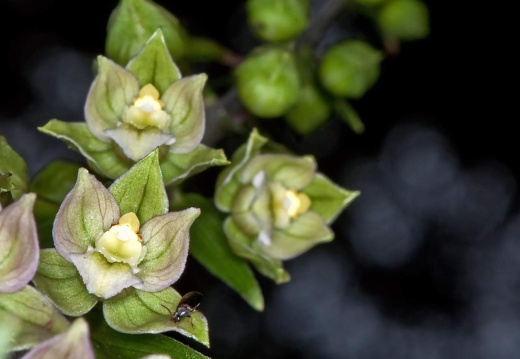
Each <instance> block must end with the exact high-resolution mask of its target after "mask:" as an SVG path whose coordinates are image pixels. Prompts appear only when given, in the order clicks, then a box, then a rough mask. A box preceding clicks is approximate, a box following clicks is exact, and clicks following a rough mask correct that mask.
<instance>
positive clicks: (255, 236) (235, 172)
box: [215, 131, 359, 283]
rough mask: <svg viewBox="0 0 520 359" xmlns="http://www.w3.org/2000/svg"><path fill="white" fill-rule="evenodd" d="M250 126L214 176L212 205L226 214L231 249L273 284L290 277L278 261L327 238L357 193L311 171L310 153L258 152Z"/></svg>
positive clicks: (261, 146) (261, 139)
mask: <svg viewBox="0 0 520 359" xmlns="http://www.w3.org/2000/svg"><path fill="white" fill-rule="evenodd" d="M266 143H267V139H266V138H264V137H262V136H260V135H259V134H258V133H257V132H256V131H253V132H252V134H251V136H250V137H249V140H248V142H247V143H246V144H245V145H243V146H242V147H240V148H239V149H238V150H237V151H236V152H235V154H234V155H233V158H232V163H231V165H230V166H229V167H227V168H226V169H225V170H224V171H223V172H222V173H221V174H220V175H219V178H218V180H217V185H216V190H215V204H216V206H217V207H218V208H219V209H220V210H221V211H223V212H226V213H229V216H228V217H227V218H226V220H225V221H224V232H225V233H226V236H227V237H228V239H229V243H230V246H231V248H232V249H233V251H234V252H235V253H236V254H237V255H238V256H240V257H243V258H246V259H248V260H249V261H250V262H251V263H252V264H253V265H255V267H256V268H257V269H258V271H259V272H261V273H262V274H264V275H266V276H268V277H270V278H272V279H273V280H275V281H276V282H277V283H283V282H286V281H288V280H289V274H288V273H287V272H286V271H285V270H284V269H283V265H282V262H281V261H282V260H286V259H290V258H293V257H296V256H298V255H300V254H302V253H303V252H305V251H307V250H308V249H310V248H311V247H313V246H314V245H316V244H318V243H320V242H327V241H331V240H332V239H333V237H334V233H333V232H332V230H331V229H330V227H329V224H330V223H331V222H332V221H333V220H334V219H335V218H336V217H337V216H338V215H339V213H340V212H341V211H342V210H343V209H344V208H345V207H346V206H347V205H348V204H349V203H350V202H352V200H354V198H356V197H357V196H358V194H359V192H357V191H348V190H346V189H343V188H341V187H339V186H337V185H336V184H334V183H333V182H331V181H330V180H329V179H328V178H327V177H325V176H324V175H322V174H321V173H319V172H317V171H316V162H315V160H314V158H313V157H312V156H293V155H289V154H280V153H266V152H264V151H263V149H264V147H265V144H266Z"/></svg>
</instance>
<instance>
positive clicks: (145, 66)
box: [126, 29, 181, 93]
mask: <svg viewBox="0 0 520 359" xmlns="http://www.w3.org/2000/svg"><path fill="white" fill-rule="evenodd" d="M126 68H127V70H128V71H130V72H131V73H132V74H133V75H134V76H135V77H136V78H137V80H138V81H139V87H143V86H145V85H147V84H152V85H154V86H155V88H156V89H157V90H159V93H163V92H164V90H166V88H167V87H168V86H170V85H171V84H172V83H173V82H174V81H177V80H178V79H180V78H181V73H180V71H179V69H178V68H177V65H176V64H175V62H173V59H172V57H171V55H170V53H169V52H168V48H167V47H166V43H165V41H164V36H163V33H162V30H161V29H157V31H155V32H154V33H153V35H152V37H150V39H149V40H148V41H147V42H146V44H145V46H144V47H143V49H142V50H141V51H140V52H139V53H138V54H137V55H136V56H135V57H134V58H133V59H132V60H131V61H130V62H129V63H128V65H127V66H126Z"/></svg>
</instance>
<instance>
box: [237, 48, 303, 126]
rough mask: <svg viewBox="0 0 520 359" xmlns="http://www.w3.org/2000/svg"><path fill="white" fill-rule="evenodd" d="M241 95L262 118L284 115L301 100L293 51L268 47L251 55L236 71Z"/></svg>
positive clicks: (249, 107) (252, 110)
mask: <svg viewBox="0 0 520 359" xmlns="http://www.w3.org/2000/svg"><path fill="white" fill-rule="evenodd" d="M235 74H236V81H237V88H238V95H239V96H240V99H241V100H242V102H243V103H244V105H245V106H246V107H247V108H248V109H249V111H251V112H252V113H253V114H255V115H257V116H259V117H266V118H269V117H278V116H281V115H283V114H284V113H285V112H286V111H287V110H288V109H289V108H290V107H291V106H292V105H293V104H294V103H295V102H296V100H297V99H298V95H299V92H300V88H299V86H300V83H299V76H298V71H297V68H296V63H295V61H294V57H293V55H292V53H291V52H289V51H286V50H283V49H280V48H276V47H266V48H261V49H258V50H257V51H255V52H253V53H251V54H250V55H249V56H248V58H247V59H246V60H245V61H244V62H242V64H240V66H239V67H238V68H237V70H236V73H235Z"/></svg>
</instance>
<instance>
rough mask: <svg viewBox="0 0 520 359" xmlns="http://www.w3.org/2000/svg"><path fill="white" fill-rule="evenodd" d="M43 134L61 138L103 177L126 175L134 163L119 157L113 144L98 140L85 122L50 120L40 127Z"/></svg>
mask: <svg viewBox="0 0 520 359" xmlns="http://www.w3.org/2000/svg"><path fill="white" fill-rule="evenodd" d="M38 130H40V131H41V132H43V133H45V134H48V135H51V136H53V137H56V138H59V139H60V140H62V141H64V142H65V143H66V144H67V145H69V146H70V147H72V149H74V150H76V151H78V152H80V153H81V154H82V155H83V156H85V158H86V159H87V161H88V162H89V165H90V166H91V168H92V169H93V170H94V171H95V172H97V173H99V174H100V175H102V176H105V177H107V178H111V179H116V178H117V177H119V176H120V175H122V174H123V173H125V172H126V171H127V170H128V169H129V168H130V167H131V165H132V162H130V161H128V160H124V159H123V158H122V157H120V156H118V155H117V153H116V152H115V149H114V148H113V146H112V144H111V143H107V142H103V141H100V140H99V139H97V138H96V137H95V136H94V135H93V134H92V133H91V132H90V131H89V129H88V127H87V125H86V124H85V123H83V122H64V121H60V120H55V119H54V120H50V121H49V122H48V123H47V124H46V125H45V126H43V127H38Z"/></svg>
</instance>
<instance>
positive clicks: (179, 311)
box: [161, 291, 202, 325]
mask: <svg viewBox="0 0 520 359" xmlns="http://www.w3.org/2000/svg"><path fill="white" fill-rule="evenodd" d="M201 298H202V293H200V292H195V291H193V292H188V293H186V294H184V295H183V296H182V298H181V300H180V301H179V304H177V308H176V309H175V313H172V312H171V311H170V310H169V309H168V307H166V306H164V305H163V307H165V308H166V310H168V312H169V313H170V314H171V316H172V318H171V320H173V321H174V322H175V323H179V322H180V321H181V320H182V318H184V317H188V318H190V320H191V316H190V314H191V313H192V312H194V311H195V310H196V309H197V307H198V306H199V305H200V300H201ZM161 305H162V304H161ZM192 325H193V323H192Z"/></svg>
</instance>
